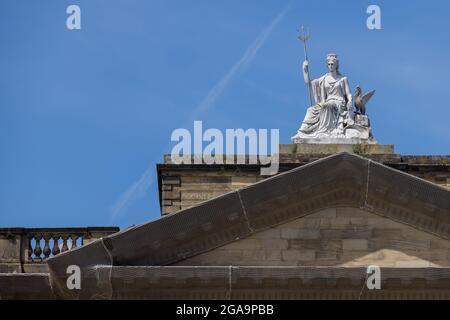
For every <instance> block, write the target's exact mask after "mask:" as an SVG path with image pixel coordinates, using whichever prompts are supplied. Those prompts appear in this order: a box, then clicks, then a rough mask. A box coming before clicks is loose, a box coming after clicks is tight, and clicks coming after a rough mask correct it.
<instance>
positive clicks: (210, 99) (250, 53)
mask: <svg viewBox="0 0 450 320" xmlns="http://www.w3.org/2000/svg"><path fill="white" fill-rule="evenodd" d="M290 6H291V5H290V4H289V5H288V6H287V7H286V8H285V9H284V10H283V11H281V12H280V13H279V14H278V15H277V16H276V17H275V19H273V20H272V22H271V23H270V24H269V25H268V26H267V27H266V28H265V29H264V30H263V31H262V32H261V33H260V34H259V36H258V37H257V38H256V39H255V40H254V41H253V43H252V44H251V45H250V46H249V47H248V48H247V50H246V51H245V52H244V54H243V55H242V57H241V58H240V59H239V60H238V61H237V62H236V63H235V64H234V65H233V66H232V67H231V69H230V70H228V72H227V73H225V75H224V76H223V77H222V79H221V80H220V81H219V82H218V83H217V84H216V85H215V86H214V87H213V88H212V89H211V90H210V91H209V93H208V95H207V96H206V97H205V98H204V99H203V101H202V102H201V103H200V104H199V105H198V106H197V108H195V109H194V111H193V112H192V114H191V119H192V118H194V119H195V117H196V116H197V115H198V114H199V113H200V112H203V111H206V110H208V109H209V108H211V107H212V106H213V105H214V102H215V101H216V100H217V98H218V97H219V96H220V95H221V94H222V92H223V91H224V90H225V88H226V87H227V86H228V84H229V83H230V81H231V80H232V79H233V77H234V76H235V75H236V74H237V72H238V71H239V70H240V69H242V68H243V67H245V66H247V65H248V64H250V63H251V62H252V61H253V59H254V58H255V57H256V54H257V53H258V51H259V49H261V47H262V46H263V45H264V43H265V42H266V40H267V39H268V38H269V36H270V35H271V33H272V32H273V30H274V29H275V27H276V26H277V25H278V23H279V22H280V21H281V20H283V18H284V16H285V15H286V13H287V12H288V11H289V8H290Z"/></svg>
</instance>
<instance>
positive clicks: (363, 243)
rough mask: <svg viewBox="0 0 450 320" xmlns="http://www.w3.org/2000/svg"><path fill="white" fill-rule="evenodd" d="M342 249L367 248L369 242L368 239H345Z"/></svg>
mask: <svg viewBox="0 0 450 320" xmlns="http://www.w3.org/2000/svg"><path fill="white" fill-rule="evenodd" d="M342 249H343V250H344V251H346V250H350V251H353V250H367V249H368V242H367V240H366V239H344V240H342Z"/></svg>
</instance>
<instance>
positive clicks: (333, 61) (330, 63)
mask: <svg viewBox="0 0 450 320" xmlns="http://www.w3.org/2000/svg"><path fill="white" fill-rule="evenodd" d="M327 68H328V70H329V71H330V72H334V71H336V72H337V73H339V59H338V56H337V54H335V53H329V54H327Z"/></svg>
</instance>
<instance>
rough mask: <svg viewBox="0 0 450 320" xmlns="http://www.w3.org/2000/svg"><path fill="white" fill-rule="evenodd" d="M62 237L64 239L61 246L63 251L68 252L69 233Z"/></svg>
mask: <svg viewBox="0 0 450 320" xmlns="http://www.w3.org/2000/svg"><path fill="white" fill-rule="evenodd" d="M62 239H63V245H62V248H61V252H66V251H67V250H69V248H68V247H67V235H62Z"/></svg>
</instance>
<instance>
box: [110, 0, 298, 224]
mask: <svg viewBox="0 0 450 320" xmlns="http://www.w3.org/2000/svg"><path fill="white" fill-rule="evenodd" d="M290 7H291V5H290V4H289V5H288V6H287V7H286V8H285V9H283V11H281V12H280V13H279V14H278V15H277V16H276V17H275V18H274V19H273V20H272V22H271V23H270V24H269V25H268V26H267V27H266V28H264V30H263V31H262V32H261V33H260V34H259V35H258V37H257V38H256V39H255V40H254V41H253V43H252V44H251V45H250V46H249V47H248V48H247V50H246V51H245V52H244V54H243V55H242V57H241V58H240V59H239V60H238V61H237V62H236V63H235V64H234V65H233V66H232V67H231V69H230V70H228V72H227V73H225V75H224V76H223V77H222V79H221V80H220V81H219V82H218V83H217V84H216V85H215V86H214V87H213V88H212V89H211V90H210V91H209V93H208V94H207V96H206V97H205V98H204V99H203V101H202V102H201V103H200V104H199V105H198V106H197V107H196V108H195V109H194V110H193V112H192V113H191V121H192V120H194V119H195V118H196V117H197V116H198V114H199V113H201V112H204V111H206V110H208V109H210V108H211V107H212V106H213V105H214V103H215V101H216V100H217V98H218V97H219V96H220V95H221V94H222V92H223V91H224V90H225V89H226V87H227V86H228V84H229V83H230V81H231V80H232V79H233V77H234V76H235V75H236V74H237V73H238V71H239V70H241V69H242V68H243V67H245V66H247V65H249V64H250V63H251V62H252V61H253V59H254V58H255V57H256V54H257V53H258V51H259V49H261V47H262V46H263V45H264V43H265V42H266V40H267V39H268V38H269V36H270V35H271V33H272V32H273V30H274V29H275V27H276V26H277V25H278V23H279V22H280V21H281V20H283V18H284V16H285V15H286V13H287V12H288V11H289V8H290ZM153 171H154V167H153V166H152V167H150V168H148V169H147V170H146V171H145V172H144V174H143V175H142V176H141V178H140V179H139V180H138V181H136V182H135V183H133V185H132V186H131V187H129V188H128V190H127V191H126V192H125V193H123V194H122V195H121V196H120V198H119V199H118V200H117V202H116V203H115V204H114V205H113V206H112V208H111V212H110V220H111V222H113V221H116V220H117V219H118V218H120V217H121V216H123V215H124V213H125V211H126V209H127V208H128V207H129V206H130V205H131V204H133V203H134V202H135V201H136V200H137V199H139V198H141V197H143V196H144V195H145V194H146V191H147V190H148V189H149V188H150V187H151V186H152V185H153V183H154V182H155V179H156V177H155V176H154V175H153Z"/></svg>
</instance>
